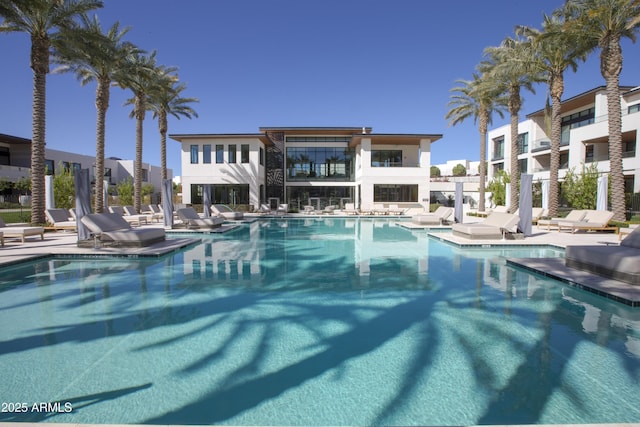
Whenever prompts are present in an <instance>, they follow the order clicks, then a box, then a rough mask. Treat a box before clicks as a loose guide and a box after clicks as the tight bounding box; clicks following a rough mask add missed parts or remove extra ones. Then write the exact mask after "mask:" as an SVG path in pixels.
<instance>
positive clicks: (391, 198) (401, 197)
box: [373, 184, 418, 202]
mask: <svg viewBox="0 0 640 427" xmlns="http://www.w3.org/2000/svg"><path fill="white" fill-rule="evenodd" d="M373 201H374V202H417V201H418V185H417V184H412V185H401V184H374V186H373Z"/></svg>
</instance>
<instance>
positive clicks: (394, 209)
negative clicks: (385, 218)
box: [389, 205, 404, 215]
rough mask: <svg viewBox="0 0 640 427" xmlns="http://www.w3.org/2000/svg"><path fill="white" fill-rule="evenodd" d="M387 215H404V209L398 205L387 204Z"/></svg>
mask: <svg viewBox="0 0 640 427" xmlns="http://www.w3.org/2000/svg"><path fill="white" fill-rule="evenodd" d="M389 215H404V209H402V208H401V207H399V206H398V205H389Z"/></svg>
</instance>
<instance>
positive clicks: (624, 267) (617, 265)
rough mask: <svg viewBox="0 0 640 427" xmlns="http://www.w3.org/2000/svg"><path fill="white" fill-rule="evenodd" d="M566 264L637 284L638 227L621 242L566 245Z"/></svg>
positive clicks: (639, 266)
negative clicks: (615, 243) (613, 243)
mask: <svg viewBox="0 0 640 427" xmlns="http://www.w3.org/2000/svg"><path fill="white" fill-rule="evenodd" d="M565 265H566V266H567V267H571V268H575V269H578V270H584V271H588V272H590V273H594V274H597V275H599V276H603V277H607V278H610V279H615V280H619V281H622V282H626V283H629V284H632V285H640V227H638V228H635V229H633V231H632V232H631V233H629V235H628V236H627V237H625V238H624V239H623V240H622V241H621V242H620V246H605V245H588V246H567V247H566V249H565Z"/></svg>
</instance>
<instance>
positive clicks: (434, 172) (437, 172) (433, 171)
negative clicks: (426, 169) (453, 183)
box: [430, 166, 441, 178]
mask: <svg viewBox="0 0 640 427" xmlns="http://www.w3.org/2000/svg"><path fill="white" fill-rule="evenodd" d="M430 173H431V177H432V178H438V177H439V176H440V174H441V173H440V168H439V167H437V166H431V170H430Z"/></svg>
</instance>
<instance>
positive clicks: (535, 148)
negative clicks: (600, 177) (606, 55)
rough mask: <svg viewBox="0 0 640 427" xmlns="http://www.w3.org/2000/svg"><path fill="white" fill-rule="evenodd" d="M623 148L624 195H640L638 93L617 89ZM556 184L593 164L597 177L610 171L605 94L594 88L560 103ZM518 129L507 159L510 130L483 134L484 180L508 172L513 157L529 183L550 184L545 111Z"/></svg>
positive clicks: (639, 90) (629, 88)
mask: <svg viewBox="0 0 640 427" xmlns="http://www.w3.org/2000/svg"><path fill="white" fill-rule="evenodd" d="M620 89H621V93H622V95H621V105H622V144H623V170H624V176H625V191H626V192H629V193H630V192H633V193H638V192H640V157H639V156H638V152H637V141H638V132H639V129H640V87H633V86H621V88H620ZM561 111H562V113H561V115H562V137H561V141H560V170H559V172H558V173H559V178H560V180H562V179H563V177H564V176H565V174H566V173H567V171H568V170H570V169H571V168H575V170H576V172H579V171H581V170H582V166H583V165H587V166H588V165H590V164H593V163H595V164H596V165H597V168H598V170H599V171H600V172H602V173H607V172H608V171H609V138H608V136H609V130H608V118H607V94H606V88H605V86H599V87H596V88H594V89H591V90H589V91H587V92H584V93H581V94H579V95H576V96H574V97H572V98H569V99H566V100H565V101H563V102H562V110H561ZM526 118H527V119H526V120H524V121H522V122H520V123H518V152H517V153H511V147H510V145H511V144H510V141H511V129H510V126H509V125H505V126H502V127H499V128H497V129H493V130H491V131H489V132H488V144H489V146H488V150H487V151H488V155H489V159H488V165H489V167H488V176H489V178H491V177H492V176H495V174H496V173H497V172H498V171H499V170H502V169H505V170H508V169H509V165H510V162H511V156H512V155H516V156H518V163H519V165H520V171H521V172H522V173H529V174H532V175H533V180H534V182H536V181H544V180H548V179H549V166H550V156H551V154H550V145H551V142H550V137H551V135H550V132H547V131H546V126H545V112H544V108H543V109H541V110H538V111H535V112H533V113H531V114H529V115H527V116H526Z"/></svg>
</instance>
